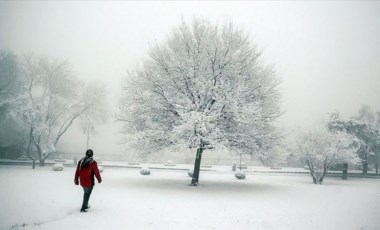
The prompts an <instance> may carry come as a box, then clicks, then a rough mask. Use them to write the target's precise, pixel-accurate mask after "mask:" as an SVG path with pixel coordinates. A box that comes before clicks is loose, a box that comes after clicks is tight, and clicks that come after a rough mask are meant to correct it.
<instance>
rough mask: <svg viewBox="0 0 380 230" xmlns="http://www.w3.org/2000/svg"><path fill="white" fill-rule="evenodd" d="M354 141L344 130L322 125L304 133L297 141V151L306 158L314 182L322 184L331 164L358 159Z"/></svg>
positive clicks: (354, 161)
mask: <svg viewBox="0 0 380 230" xmlns="http://www.w3.org/2000/svg"><path fill="white" fill-rule="evenodd" d="M352 142H353V137H352V136H350V135H348V134H346V133H344V132H337V131H336V132H332V131H328V130H327V129H326V128H324V127H321V128H317V129H314V130H311V131H310V132H308V133H305V134H303V135H302V136H301V137H300V138H299V139H298V141H297V147H296V151H297V152H298V153H300V154H301V155H302V157H304V158H305V160H306V164H307V166H308V167H309V170H310V174H311V176H312V178H313V182H314V183H315V184H322V182H323V179H324V177H325V175H326V173H327V172H328V170H329V168H330V167H331V166H334V165H336V164H339V163H356V162H357V161H358V157H357V155H356V154H355V151H354V150H353V149H352Z"/></svg>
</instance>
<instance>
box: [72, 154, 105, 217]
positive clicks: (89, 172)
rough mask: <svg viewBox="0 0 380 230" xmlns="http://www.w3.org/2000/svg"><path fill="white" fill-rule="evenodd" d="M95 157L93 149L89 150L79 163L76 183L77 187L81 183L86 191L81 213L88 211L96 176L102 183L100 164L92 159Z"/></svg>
mask: <svg viewBox="0 0 380 230" xmlns="http://www.w3.org/2000/svg"><path fill="white" fill-rule="evenodd" d="M93 155H94V152H93V151H92V150H91V149H88V150H87V151H86V156H85V157H83V158H82V159H81V160H80V161H79V162H78V165H77V170H76V172H75V178H74V183H75V184H76V185H79V181H80V185H81V186H82V187H83V191H84V195H83V203H82V208H81V209H80V211H81V212H87V211H88V208H89V206H88V201H89V199H90V196H91V192H92V189H93V188H94V185H95V178H94V176H95V177H96V179H97V180H98V183H101V182H102V177H101V176H100V173H99V169H98V164H97V163H96V161H95V160H94V159H93V158H92V156H93ZM78 179H79V181H78Z"/></svg>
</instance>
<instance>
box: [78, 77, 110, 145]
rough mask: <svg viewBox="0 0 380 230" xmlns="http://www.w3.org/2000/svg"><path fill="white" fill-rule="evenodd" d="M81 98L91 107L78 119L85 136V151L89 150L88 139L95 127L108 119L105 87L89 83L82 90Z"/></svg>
mask: <svg viewBox="0 0 380 230" xmlns="http://www.w3.org/2000/svg"><path fill="white" fill-rule="evenodd" d="M82 97H83V98H86V101H87V103H88V104H89V105H91V106H89V108H88V109H87V110H86V111H84V113H83V114H82V116H81V117H80V123H81V126H82V130H83V132H84V133H86V136H87V138H86V149H89V148H90V137H91V134H93V133H94V132H95V131H96V125H97V124H101V123H104V122H106V120H107V117H108V116H107V115H108V112H107V111H108V109H107V103H106V100H107V95H106V90H105V86H102V85H99V84H95V83H90V84H89V85H87V86H86V87H85V89H84V90H83V96H82Z"/></svg>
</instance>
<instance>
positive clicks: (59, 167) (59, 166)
mask: <svg viewBox="0 0 380 230" xmlns="http://www.w3.org/2000/svg"><path fill="white" fill-rule="evenodd" d="M52 169H53V171H63V164H59V163H57V164H54V165H53V167H52Z"/></svg>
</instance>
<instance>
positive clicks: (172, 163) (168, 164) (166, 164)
mask: <svg viewBox="0 0 380 230" xmlns="http://www.w3.org/2000/svg"><path fill="white" fill-rule="evenodd" d="M165 166H175V164H174V162H173V161H171V160H168V161H167V162H166V163H165Z"/></svg>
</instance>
